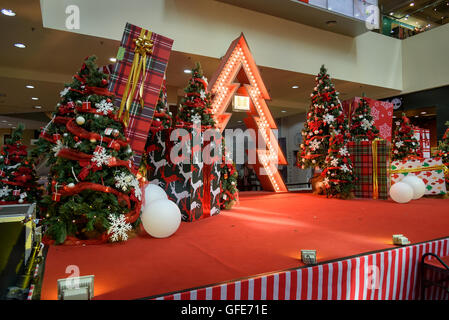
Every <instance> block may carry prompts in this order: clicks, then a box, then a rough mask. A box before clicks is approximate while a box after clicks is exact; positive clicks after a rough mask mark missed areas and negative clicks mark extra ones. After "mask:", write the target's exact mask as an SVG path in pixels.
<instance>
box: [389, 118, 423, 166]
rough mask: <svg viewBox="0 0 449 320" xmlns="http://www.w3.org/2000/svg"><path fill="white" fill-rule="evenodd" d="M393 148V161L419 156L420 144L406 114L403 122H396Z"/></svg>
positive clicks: (402, 119)
mask: <svg viewBox="0 0 449 320" xmlns="http://www.w3.org/2000/svg"><path fill="white" fill-rule="evenodd" d="M392 147H393V152H392V160H393V161H395V160H405V159H407V158H409V157H418V156H419V143H418V141H417V140H416V138H415V137H414V130H413V128H412V125H411V124H410V119H409V118H407V116H406V115H405V113H403V114H402V118H401V120H399V121H397V122H396V129H395V132H394V137H393V146H392Z"/></svg>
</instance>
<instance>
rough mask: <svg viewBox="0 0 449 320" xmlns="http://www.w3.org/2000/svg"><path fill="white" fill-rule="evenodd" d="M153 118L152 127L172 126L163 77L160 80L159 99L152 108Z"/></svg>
mask: <svg viewBox="0 0 449 320" xmlns="http://www.w3.org/2000/svg"><path fill="white" fill-rule="evenodd" d="M153 119H154V120H153V123H152V126H153V127H162V128H170V127H171V126H172V113H171V112H170V110H169V109H168V103H167V88H166V84H165V79H164V81H163V82H162V87H161V91H160V92H159V99H158V101H157V105H156V108H155V110H154V117H153Z"/></svg>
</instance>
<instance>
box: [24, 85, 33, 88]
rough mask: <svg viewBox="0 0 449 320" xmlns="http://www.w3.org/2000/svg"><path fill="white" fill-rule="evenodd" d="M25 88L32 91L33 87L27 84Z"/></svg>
mask: <svg viewBox="0 0 449 320" xmlns="http://www.w3.org/2000/svg"><path fill="white" fill-rule="evenodd" d="M25 87H26V88H28V89H34V86H32V85H31V84H29V85H27V86H25Z"/></svg>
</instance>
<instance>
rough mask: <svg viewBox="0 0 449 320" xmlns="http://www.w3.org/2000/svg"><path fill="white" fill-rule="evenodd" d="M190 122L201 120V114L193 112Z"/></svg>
mask: <svg viewBox="0 0 449 320" xmlns="http://www.w3.org/2000/svg"><path fill="white" fill-rule="evenodd" d="M192 122H193V123H195V122H201V116H200V115H199V114H195V115H194V116H192Z"/></svg>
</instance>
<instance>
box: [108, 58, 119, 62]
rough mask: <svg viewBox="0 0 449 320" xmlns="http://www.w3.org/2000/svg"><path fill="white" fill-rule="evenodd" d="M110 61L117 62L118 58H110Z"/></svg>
mask: <svg viewBox="0 0 449 320" xmlns="http://www.w3.org/2000/svg"><path fill="white" fill-rule="evenodd" d="M109 61H111V62H116V61H117V59H116V58H109Z"/></svg>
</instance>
